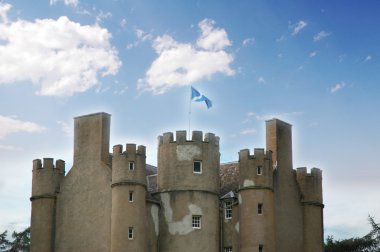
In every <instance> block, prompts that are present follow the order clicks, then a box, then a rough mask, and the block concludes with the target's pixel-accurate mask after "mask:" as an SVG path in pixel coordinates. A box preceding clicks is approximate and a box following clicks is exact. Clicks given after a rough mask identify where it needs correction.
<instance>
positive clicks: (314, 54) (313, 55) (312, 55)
mask: <svg viewBox="0 0 380 252" xmlns="http://www.w3.org/2000/svg"><path fill="white" fill-rule="evenodd" d="M315 56H317V52H316V51H314V52H311V53H309V57H310V58H313V57H315Z"/></svg>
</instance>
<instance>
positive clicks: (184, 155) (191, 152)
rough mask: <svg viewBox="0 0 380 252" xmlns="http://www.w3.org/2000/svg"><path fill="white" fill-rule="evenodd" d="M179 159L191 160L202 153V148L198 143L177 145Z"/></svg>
mask: <svg viewBox="0 0 380 252" xmlns="http://www.w3.org/2000/svg"><path fill="white" fill-rule="evenodd" d="M176 151H177V159H178V160H179V161H191V160H194V158H195V157H196V156H199V155H200V154H201V150H200V148H199V147H198V146H196V145H177V149H176Z"/></svg>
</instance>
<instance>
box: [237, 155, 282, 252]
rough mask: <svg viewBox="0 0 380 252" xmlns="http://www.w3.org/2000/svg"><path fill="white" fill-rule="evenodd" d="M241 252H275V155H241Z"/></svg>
mask: <svg viewBox="0 0 380 252" xmlns="http://www.w3.org/2000/svg"><path fill="white" fill-rule="evenodd" d="M239 219H240V224H239V239H240V240H239V244H240V250H239V251H240V252H248V251H266V252H273V251H275V229H274V224H275V222H274V199H273V169H272V153H271V152H270V151H267V152H266V153H265V152H264V149H255V150H254V155H253V156H251V155H250V152H249V150H247V149H246V150H241V151H240V152H239Z"/></svg>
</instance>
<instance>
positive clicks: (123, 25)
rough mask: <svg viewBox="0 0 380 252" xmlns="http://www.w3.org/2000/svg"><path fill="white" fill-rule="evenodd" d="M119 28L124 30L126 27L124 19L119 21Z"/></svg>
mask: <svg viewBox="0 0 380 252" xmlns="http://www.w3.org/2000/svg"><path fill="white" fill-rule="evenodd" d="M120 26H121V28H123V29H125V28H126V27H127V20H126V19H125V18H123V19H122V20H121V21H120Z"/></svg>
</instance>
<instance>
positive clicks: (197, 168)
mask: <svg viewBox="0 0 380 252" xmlns="http://www.w3.org/2000/svg"><path fill="white" fill-rule="evenodd" d="M193 172H194V173H202V162H201V161H194V164H193Z"/></svg>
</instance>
